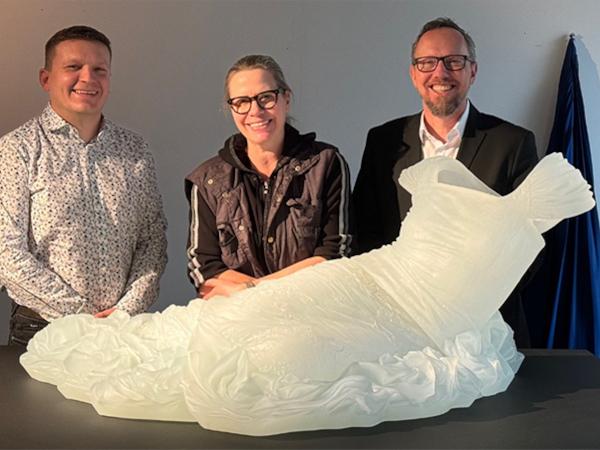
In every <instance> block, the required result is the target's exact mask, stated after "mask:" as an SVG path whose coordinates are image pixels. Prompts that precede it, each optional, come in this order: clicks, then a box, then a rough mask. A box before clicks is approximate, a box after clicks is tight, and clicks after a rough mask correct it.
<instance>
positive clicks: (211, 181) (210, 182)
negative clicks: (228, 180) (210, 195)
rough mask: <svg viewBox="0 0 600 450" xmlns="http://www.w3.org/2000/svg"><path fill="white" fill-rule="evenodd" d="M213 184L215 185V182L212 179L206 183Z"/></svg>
mask: <svg viewBox="0 0 600 450" xmlns="http://www.w3.org/2000/svg"><path fill="white" fill-rule="evenodd" d="M213 183H214V181H213V179H212V178H209V179H208V181H207V182H206V184H213Z"/></svg>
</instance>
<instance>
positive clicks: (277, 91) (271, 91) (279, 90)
mask: <svg viewBox="0 0 600 450" xmlns="http://www.w3.org/2000/svg"><path fill="white" fill-rule="evenodd" d="M285 91H286V90H285V89H283V88H277V89H269V90H268V91H263V92H259V93H258V94H256V95H255V96H253V97H248V96H245V95H242V96H239V97H232V98H230V99H228V100H227V104H228V105H229V107H230V108H231V110H232V111H233V112H234V113H236V114H248V112H249V111H250V110H251V109H252V102H253V101H254V102H256V104H257V105H258V107H259V108H260V109H263V110H269V109H273V108H275V106H277V101H278V100H279V94H284V93H285ZM265 94H275V103H273V106H270V107H268V108H266V107H265V106H264V105H262V104H261V102H260V101H259V100H258V99H259V98H260V97H261V96H263V95H265ZM240 99H244V100H247V101H248V105H249V106H248V110H247V111H244V112H240V111H239V110H237V109H236V107H235V106H233V103H234V102H235V101H236V100H240Z"/></svg>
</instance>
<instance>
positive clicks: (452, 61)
mask: <svg viewBox="0 0 600 450" xmlns="http://www.w3.org/2000/svg"><path fill="white" fill-rule="evenodd" d="M440 61H442V62H443V63H444V67H445V68H446V70H450V71H452V72H456V71H457V70H462V69H464V68H465V65H466V64H467V61H469V62H474V61H473V60H472V59H469V57H468V56H466V55H447V56H423V57H422V58H415V59H413V62H412V63H413V65H414V66H415V67H416V68H417V70H418V71H419V72H433V71H434V70H435V68H436V67H437V65H438V63H439V62H440Z"/></svg>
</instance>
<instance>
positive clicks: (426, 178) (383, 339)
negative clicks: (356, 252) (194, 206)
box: [21, 154, 594, 435]
mask: <svg viewBox="0 0 600 450" xmlns="http://www.w3.org/2000/svg"><path fill="white" fill-rule="evenodd" d="M400 182H401V184H402V185H403V186H404V187H405V188H406V189H407V190H408V191H409V192H410V193H411V194H412V197H413V208H412V209H411V211H410V213H409V215H408V217H407V218H406V220H405V221H404V223H403V225H402V232H401V234H400V236H399V237H398V239H397V240H396V241H395V242H394V243H393V244H391V245H388V246H385V247H383V248H381V249H379V250H375V251H372V252H370V253H367V254H364V255H360V256H357V257H353V258H349V259H342V260H335V261H329V262H325V263H322V264H319V265H317V266H314V267H311V268H308V269H306V270H302V271H300V272H297V273H295V274H293V275H291V276H288V277H286V278H284V279H280V280H276V281H270V282H264V283H261V284H260V285H258V286H257V287H256V288H253V289H247V290H245V291H242V292H240V293H238V294H236V295H234V296H232V297H228V298H225V297H218V298H215V299H213V300H210V301H203V300H199V299H197V300H193V301H191V302H190V303H189V304H188V305H187V306H171V307H169V308H167V309H166V310H165V311H164V312H162V313H154V314H142V315H139V316H136V317H129V316H128V315H127V314H126V313H122V312H119V311H117V312H115V313H113V314H112V315H111V316H110V317H108V318H107V319H94V318H93V317H91V316H89V315H75V316H69V317H65V318H63V319H58V320H56V321H54V322H52V323H51V324H50V325H49V326H48V327H47V328H45V329H44V330H42V331H41V332H40V333H38V334H37V335H36V336H35V337H34V339H33V340H32V341H31V342H30V344H29V346H28V351H27V353H25V354H24V355H22V357H21V363H22V365H23V366H24V367H25V369H26V370H27V372H28V373H29V374H30V375H31V376H32V377H33V378H35V379H37V380H40V381H44V382H47V383H52V384H55V385H57V387H58V389H59V390H60V392H61V393H62V394H63V395H65V397H67V398H72V399H77V400H81V401H85V402H89V403H91V404H92V405H93V406H94V408H96V410H97V411H98V412H99V413H100V414H103V415H108V416H115V417H127V418H139V419H155V420H174V421H197V422H198V423H199V424H200V425H201V426H203V427H205V428H208V429H212V430H220V431H228V432H233V433H241V434H249V435H268V434H277V433H284V432H290V431H299V430H314V429H323V428H346V427H353V426H360V427H365V426H372V425H375V424H377V423H380V422H382V421H387V420H402V419H412V418H419V417H428V416H433V415H437V414H441V413H444V412H446V411H448V410H449V409H450V408H455V407H466V406H469V405H470V404H471V403H472V402H473V401H474V400H475V399H477V398H479V397H481V396H487V395H493V394H496V393H498V392H501V391H503V390H505V389H506V388H507V387H508V385H509V384H510V382H511V381H512V379H513V377H514V374H515V373H516V371H517V370H518V368H519V365H520V364H521V361H522V359H523V357H522V355H521V354H520V353H518V352H517V350H516V348H515V345H514V341H513V339H512V331H511V329H510V328H509V327H508V326H507V325H506V324H505V323H504V321H503V320H502V317H501V316H500V314H499V313H498V312H497V311H498V308H499V307H500V305H501V304H502V302H503V301H504V300H505V299H506V297H507V296H508V295H509V294H510V292H511V291H512V289H513V288H514V286H515V285H516V284H517V282H518V281H519V279H520V278H521V276H522V275H523V273H524V272H525V271H526V269H527V268H528V267H529V265H530V264H531V263H532V262H533V260H534V259H535V257H536V255H537V254H538V252H539V251H540V250H541V248H542V247H543V245H544V242H543V239H542V237H541V233H542V232H544V231H546V230H547V229H549V228H551V227H552V226H554V225H555V224H556V223H558V222H559V221H560V220H562V219H564V218H567V217H572V216H575V215H578V214H581V213H582V212H585V211H587V210H589V209H591V208H592V207H593V205H594V200H593V199H592V194H591V192H590V189H589V186H588V185H587V183H586V182H585V180H584V179H583V178H582V176H581V174H580V173H579V171H577V170H576V169H574V168H573V167H572V166H570V165H569V164H568V163H567V162H566V160H564V159H563V157H562V156H561V155H559V154H553V155H550V156H547V157H546V158H544V159H543V160H542V161H541V162H540V163H539V164H538V165H537V166H536V167H535V169H534V170H533V171H532V172H531V174H530V175H529V176H528V177H527V178H526V180H525V181H524V182H523V183H522V184H521V186H520V187H519V188H518V189H517V190H516V191H515V192H513V193H512V194H510V195H507V196H499V195H498V194H496V193H494V192H493V191H491V190H490V189H489V188H488V187H486V186H485V185H484V184H483V183H482V182H481V181H479V180H478V179H477V178H475V176H474V175H472V174H471V173H470V172H469V171H468V170H467V169H466V168H465V167H464V166H463V165H462V164H461V163H460V162H458V161H456V160H452V159H446V158H433V159H427V160H424V161H423V162H421V163H419V164H417V165H415V166H413V167H411V168H409V169H407V170H405V171H404V172H403V173H402V175H401V177H400Z"/></svg>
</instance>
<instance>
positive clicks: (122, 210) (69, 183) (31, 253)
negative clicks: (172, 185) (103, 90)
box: [0, 105, 167, 320]
mask: <svg viewBox="0 0 600 450" xmlns="http://www.w3.org/2000/svg"><path fill="white" fill-rule="evenodd" d="M165 230H166V220H165V217H164V213H163V209H162V200H161V197H160V193H159V191H158V183H157V179H156V173H155V168H154V162H153V159H152V156H151V155H150V153H149V152H148V149H147V144H146V143H145V142H144V140H143V139H142V138H141V137H140V136H138V135H136V134H134V133H132V132H131V131H129V130H126V129H124V128H121V127H119V126H117V125H115V124H114V123H112V122H111V121H109V120H105V119H104V120H103V123H102V125H101V128H100V131H99V133H98V135H97V136H96V137H95V138H94V139H92V140H91V141H90V142H89V143H87V144H86V143H85V142H84V141H83V140H82V139H81V138H80V137H79V133H78V132H77V130H76V129H75V128H74V127H73V126H71V125H70V124H68V123H67V122H65V121H64V120H63V119H62V118H61V117H60V116H59V115H58V114H56V113H55V112H54V110H53V109H52V108H51V107H50V105H48V106H47V107H46V108H45V109H44V111H43V113H42V115H41V116H39V117H37V118H35V119H32V120H30V121H29V122H27V123H26V124H24V125H23V126H21V127H19V128H17V129H16V130H14V131H12V132H11V133H9V134H7V135H5V136H4V137H2V138H1V139H0V284H3V285H5V286H6V288H7V290H8V293H9V295H10V296H11V298H13V299H14V300H15V302H16V303H18V304H20V305H23V306H27V307H28V308H31V309H32V310H34V311H36V312H37V313H39V314H40V315H41V316H42V317H44V318H45V319H47V320H52V319H56V318H58V317H62V316H64V315H67V314H73V313H77V312H89V313H96V312H99V311H102V310H105V309H108V308H111V307H113V306H116V307H117V308H118V309H122V310H124V311H126V312H128V313H129V314H136V313H140V312H142V311H145V310H146V309H147V308H148V307H149V306H150V305H151V304H152V303H153V302H154V301H155V300H156V298H157V296H158V284H159V279H160V276H161V275H162V272H163V271H164V268H165V265H166V261H167V257H166V246H167V244H166V237H165Z"/></svg>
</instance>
